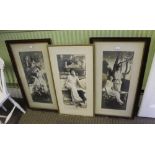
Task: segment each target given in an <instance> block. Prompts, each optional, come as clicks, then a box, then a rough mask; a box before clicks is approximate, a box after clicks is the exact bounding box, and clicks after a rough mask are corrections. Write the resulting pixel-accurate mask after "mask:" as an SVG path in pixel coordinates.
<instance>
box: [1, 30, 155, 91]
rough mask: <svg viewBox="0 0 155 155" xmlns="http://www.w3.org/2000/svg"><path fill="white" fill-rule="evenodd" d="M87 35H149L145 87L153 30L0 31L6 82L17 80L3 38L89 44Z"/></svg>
mask: <svg viewBox="0 0 155 155" xmlns="http://www.w3.org/2000/svg"><path fill="white" fill-rule="evenodd" d="M89 37H151V44H150V50H149V55H148V61H147V66H146V70H145V76H144V82H143V87H142V89H144V88H145V85H146V82H147V78H148V74H149V71H150V67H151V64H152V59H153V55H154V51H155V31H153V30H68V31H67V30H62V31H59V30H55V31H54V30H53V31H0V57H2V58H3V59H4V61H5V63H6V69H5V76H6V80H7V83H8V84H11V85H14V84H15V85H16V84H17V81H16V77H15V74H14V71H13V68H12V64H11V61H10V58H9V55H8V51H7V48H6V45H5V40H17V39H41V38H51V40H52V43H53V45H85V44H89Z"/></svg>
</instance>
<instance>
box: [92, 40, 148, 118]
mask: <svg viewBox="0 0 155 155" xmlns="http://www.w3.org/2000/svg"><path fill="white" fill-rule="evenodd" d="M90 43H92V44H94V47H95V62H94V63H95V114H99V115H109V116H121V117H132V116H134V114H135V113H136V109H137V108H138V101H139V96H140V91H141V87H142V82H143V76H144V70H145V65H146V60H147V55H148V51H149V45H150V38H90Z"/></svg>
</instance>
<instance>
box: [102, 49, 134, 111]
mask: <svg viewBox="0 0 155 155" xmlns="http://www.w3.org/2000/svg"><path fill="white" fill-rule="evenodd" d="M133 58H134V52H128V51H103V66H102V104H101V107H102V108H107V109H117V110H125V109H126V104H127V99H128V93H129V87H130V79H131V70H132V67H133V66H132V64H133Z"/></svg>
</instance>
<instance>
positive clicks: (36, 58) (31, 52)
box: [6, 39, 58, 110]
mask: <svg viewBox="0 0 155 155" xmlns="http://www.w3.org/2000/svg"><path fill="white" fill-rule="evenodd" d="M49 44H50V39H32V40H8V41H6V46H7V48H8V52H9V55H10V58H11V61H12V65H13V68H14V71H15V74H16V77H17V81H18V83H19V86H20V89H21V92H22V96H23V98H24V100H25V101H26V102H27V104H28V106H29V107H30V108H39V109H51V110H58V105H57V99H56V93H55V89H54V82H53V75H52V71H51V67H50V60H49V55H48V45H49Z"/></svg>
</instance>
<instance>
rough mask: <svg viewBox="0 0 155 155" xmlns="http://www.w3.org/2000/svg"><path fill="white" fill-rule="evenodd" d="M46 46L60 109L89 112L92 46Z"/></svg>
mask: <svg viewBox="0 0 155 155" xmlns="http://www.w3.org/2000/svg"><path fill="white" fill-rule="evenodd" d="M48 49H49V55H50V62H51V68H52V72H53V79H54V83H55V89H56V94H57V99H58V107H59V111H60V113H62V114H70V115H80V116H93V113H94V111H93V92H94V90H93V46H90V45H68V46H67V45H64V46H51V47H49V48H48Z"/></svg>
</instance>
